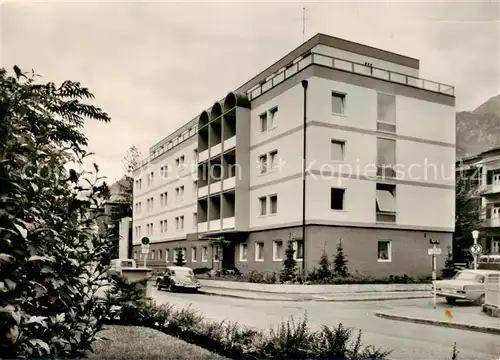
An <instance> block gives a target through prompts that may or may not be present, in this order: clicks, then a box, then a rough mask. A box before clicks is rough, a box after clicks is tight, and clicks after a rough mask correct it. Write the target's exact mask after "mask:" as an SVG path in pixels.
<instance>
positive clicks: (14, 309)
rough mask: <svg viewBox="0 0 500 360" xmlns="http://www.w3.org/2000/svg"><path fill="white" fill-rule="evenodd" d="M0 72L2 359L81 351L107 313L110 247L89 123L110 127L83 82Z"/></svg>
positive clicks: (104, 187)
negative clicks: (101, 297)
mask: <svg viewBox="0 0 500 360" xmlns="http://www.w3.org/2000/svg"><path fill="white" fill-rule="evenodd" d="M14 71H15V76H9V74H8V73H7V71H6V70H5V69H0V199H2V201H0V229H1V230H0V278H1V279H2V282H1V293H2V296H1V297H0V309H2V311H0V323H1V324H2V331H1V332H0V353H1V354H2V357H5V358H14V357H18V356H32V357H37V356H42V355H45V354H57V357H59V358H66V357H75V356H79V355H82V354H83V353H84V352H85V351H86V350H88V349H90V347H91V345H92V343H93V342H94V341H95V340H97V338H96V333H97V332H98V331H99V330H101V328H102V323H103V319H104V316H105V314H104V313H103V312H102V309H101V308H100V307H99V306H98V304H97V299H96V296H95V295H96V292H97V290H98V289H99V287H100V286H101V285H100V284H102V283H103V280H105V279H106V277H107V275H106V270H107V267H106V266H105V265H104V264H103V263H102V261H101V259H102V258H103V257H104V256H105V254H107V253H108V252H109V249H110V247H111V245H112V243H111V242H110V240H109V237H108V236H107V234H106V232H104V234H100V235H99V234H98V231H97V219H98V218H99V217H100V216H102V212H101V210H102V203H103V201H104V200H105V199H106V198H108V197H109V189H108V187H107V185H106V183H105V182H104V181H103V178H102V177H100V176H99V168H98V166H97V165H96V164H94V170H93V171H92V172H84V171H80V170H78V171H77V170H75V166H83V159H85V158H86V157H87V156H89V154H88V153H87V152H86V150H85V147H86V145H87V139H86V137H85V136H84V134H83V133H82V132H81V129H82V128H83V126H84V123H85V121H86V120H87V119H91V120H97V121H102V122H109V121H110V118H109V116H108V115H107V114H106V113H105V112H103V111H102V110H101V109H99V108H97V107H95V106H93V105H90V104H88V103H86V101H87V100H89V99H93V94H92V93H91V92H90V91H89V90H88V89H87V88H85V87H83V86H81V84H80V83H78V82H74V81H69V80H67V81H64V82H63V83H62V84H61V85H59V86H57V85H56V84H54V83H53V82H48V83H39V82H37V81H36V80H38V75H36V74H34V72H32V73H31V74H29V73H23V72H22V71H21V70H20V69H19V68H18V67H15V69H14Z"/></svg>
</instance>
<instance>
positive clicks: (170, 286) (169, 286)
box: [168, 284, 174, 292]
mask: <svg viewBox="0 0 500 360" xmlns="http://www.w3.org/2000/svg"><path fill="white" fill-rule="evenodd" d="M168 291H170V292H174V287H173V286H172V284H168Z"/></svg>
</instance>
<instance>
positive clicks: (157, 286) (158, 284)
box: [156, 281, 161, 290]
mask: <svg viewBox="0 0 500 360" xmlns="http://www.w3.org/2000/svg"><path fill="white" fill-rule="evenodd" d="M156 288H157V289H158V290H161V285H160V282H159V281H157V282H156Z"/></svg>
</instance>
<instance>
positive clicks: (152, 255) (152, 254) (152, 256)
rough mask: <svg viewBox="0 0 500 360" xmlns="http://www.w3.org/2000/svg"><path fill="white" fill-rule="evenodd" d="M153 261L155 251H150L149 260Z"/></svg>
mask: <svg viewBox="0 0 500 360" xmlns="http://www.w3.org/2000/svg"><path fill="white" fill-rule="evenodd" d="M154 259H155V251H154V250H151V260H154Z"/></svg>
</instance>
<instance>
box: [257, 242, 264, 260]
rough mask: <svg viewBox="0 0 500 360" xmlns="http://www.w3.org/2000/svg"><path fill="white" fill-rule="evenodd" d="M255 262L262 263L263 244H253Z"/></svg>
mask: <svg viewBox="0 0 500 360" xmlns="http://www.w3.org/2000/svg"><path fill="white" fill-rule="evenodd" d="M255 261H264V243H263V242H258V243H255Z"/></svg>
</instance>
